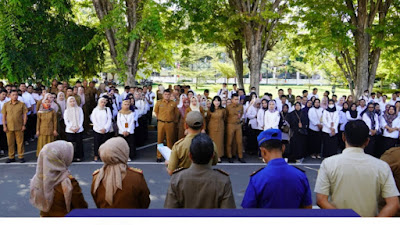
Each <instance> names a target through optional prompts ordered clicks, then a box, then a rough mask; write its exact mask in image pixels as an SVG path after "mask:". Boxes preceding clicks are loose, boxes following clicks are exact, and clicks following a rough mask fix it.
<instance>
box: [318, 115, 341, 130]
mask: <svg viewBox="0 0 400 225" xmlns="http://www.w3.org/2000/svg"><path fill="white" fill-rule="evenodd" d="M332 123H333V128H335V134H337V133H338V125H339V113H338V111H335V112H328V111H327V110H325V111H324V112H323V113H322V125H323V126H322V132H325V133H328V134H330V133H331V127H332V126H331V125H332Z"/></svg>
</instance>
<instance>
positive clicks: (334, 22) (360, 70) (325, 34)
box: [296, 0, 400, 97]
mask: <svg viewBox="0 0 400 225" xmlns="http://www.w3.org/2000/svg"><path fill="white" fill-rule="evenodd" d="M296 3H297V7H299V12H298V13H297V15H299V16H298V17H299V18H300V21H301V22H304V24H305V27H306V29H307V30H308V32H309V33H308V34H305V35H304V36H308V40H307V41H305V43H308V44H310V43H314V44H315V43H316V44H317V45H318V46H319V48H320V49H326V50H328V51H330V52H332V53H333V54H334V55H335V61H336V63H337V64H338V65H339V67H340V69H341V70H342V72H343V74H344V75H345V76H346V77H347V79H348V81H349V83H350V87H351V88H352V87H353V85H351V84H352V83H354V88H355V90H354V91H355V95H356V97H358V96H361V95H362V93H363V91H364V90H366V89H368V90H369V91H370V92H371V90H372V88H373V85H374V81H375V76H376V71H377V68H378V65H379V59H380V55H381V52H382V50H383V49H385V48H386V47H387V46H388V45H389V43H390V42H388V37H390V36H393V35H394V34H398V33H399V30H398V28H396V26H397V25H398V24H399V22H400V20H399V16H398V10H399V4H400V3H399V1H392V0H358V1H352V0H346V1H336V0H326V1H316V0H298V1H296Z"/></svg>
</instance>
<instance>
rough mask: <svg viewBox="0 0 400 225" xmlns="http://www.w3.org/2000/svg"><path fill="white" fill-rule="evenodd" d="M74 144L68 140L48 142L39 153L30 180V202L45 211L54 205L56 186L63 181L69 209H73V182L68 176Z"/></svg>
mask: <svg viewBox="0 0 400 225" xmlns="http://www.w3.org/2000/svg"><path fill="white" fill-rule="evenodd" d="M73 155H74V146H73V145H72V143H70V142H66V141H54V142H51V143H49V144H46V145H45V146H44V147H43V148H42V150H41V151H40V153H39V158H38V161H37V167H36V174H35V175H34V176H33V178H32V180H31V182H30V199H29V201H30V203H31V204H32V205H33V206H35V207H36V208H38V209H39V210H41V211H43V212H48V211H49V210H50V208H51V206H52V205H53V198H54V187H55V186H57V185H58V184H60V183H61V187H62V190H63V193H64V199H65V205H66V207H67V211H68V212H69V211H70V210H71V199H72V190H73V187H72V184H71V180H70V178H69V177H68V176H69V175H70V172H69V171H68V166H69V165H71V162H72V158H73Z"/></svg>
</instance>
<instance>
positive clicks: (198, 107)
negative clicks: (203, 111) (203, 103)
mask: <svg viewBox="0 0 400 225" xmlns="http://www.w3.org/2000/svg"><path fill="white" fill-rule="evenodd" d="M192 99H196V102H197V104H196V105H195V106H194V105H193V104H192ZM190 109H191V110H192V111H198V112H200V105H199V99H197V97H195V96H193V97H192V98H191V99H190Z"/></svg>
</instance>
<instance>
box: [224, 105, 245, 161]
mask: <svg viewBox="0 0 400 225" xmlns="http://www.w3.org/2000/svg"><path fill="white" fill-rule="evenodd" d="M242 116H243V106H242V105H241V104H237V105H235V104H233V103H232V104H230V105H229V106H227V107H226V120H227V121H226V124H227V125H226V154H227V156H228V158H232V145H233V142H234V140H235V142H236V145H237V150H238V156H239V158H243V146H242V122H241V118H242Z"/></svg>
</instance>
